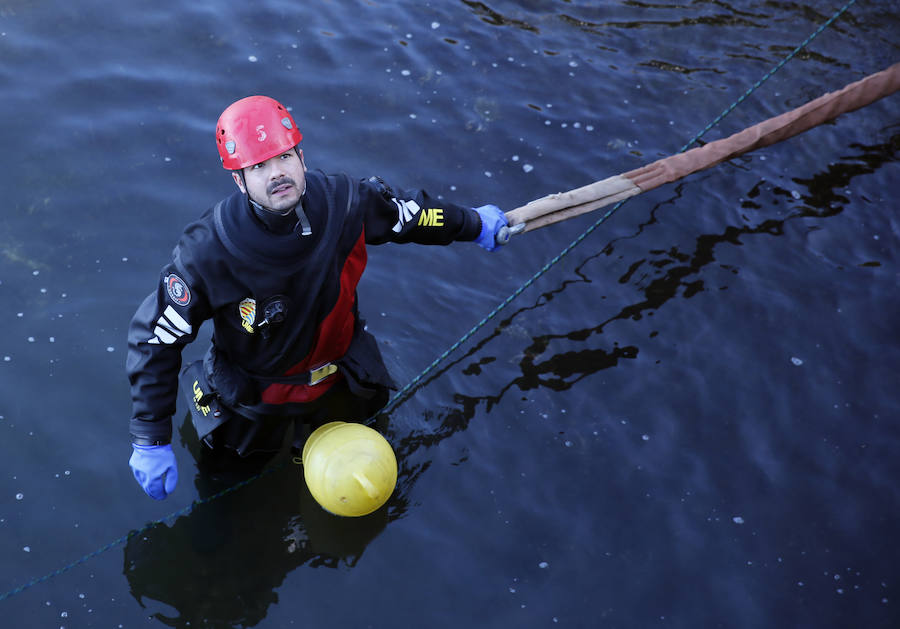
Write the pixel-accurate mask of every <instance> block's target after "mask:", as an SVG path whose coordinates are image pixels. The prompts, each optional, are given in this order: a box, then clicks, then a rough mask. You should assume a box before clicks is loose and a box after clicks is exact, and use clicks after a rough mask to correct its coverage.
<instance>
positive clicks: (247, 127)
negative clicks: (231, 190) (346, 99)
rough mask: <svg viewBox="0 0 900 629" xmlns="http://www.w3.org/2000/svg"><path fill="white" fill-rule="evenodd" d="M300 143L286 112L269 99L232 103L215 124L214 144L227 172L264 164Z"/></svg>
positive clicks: (299, 136) (292, 120)
mask: <svg viewBox="0 0 900 629" xmlns="http://www.w3.org/2000/svg"><path fill="white" fill-rule="evenodd" d="M302 139H303V135H302V134H301V133H300V130H299V129H297V125H296V123H295V122H294V119H293V118H292V117H291V114H290V112H289V111H288V110H287V108H286V107H285V106H284V105H282V104H281V103H279V102H278V101H277V100H275V99H274V98H269V97H268V96H248V97H247V98H242V99H241V100H239V101H237V102H234V103H232V104H231V105H229V106H228V108H227V109H226V110H225V111H223V112H222V115H221V116H219V122H217V123H216V144H217V145H218V147H219V155H220V156H221V157H222V167H223V168H225V169H226V170H240V169H242V168H246V167H247V166H252V165H253V164H258V163H260V162H264V161H266V160H267V159H269V158H272V157H275V156H276V155H280V154H282V153H284V152H286V151H289V150H290V149H292V148H294V147H295V146H297V144H298V143H299V142H300V140H302Z"/></svg>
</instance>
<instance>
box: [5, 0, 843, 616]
mask: <svg viewBox="0 0 900 629" xmlns="http://www.w3.org/2000/svg"><path fill="white" fill-rule="evenodd" d="M855 3H856V0H849V2H847V4H845V5H844V6H843V7H841V8H840V9H838V10H837V11H836V12H835V13H834V15H832V16H831V17H830V18H829V19H828V20H827V21H826V22H825V23H824V24H822V25H821V26H820V27H819V28H818V29H816V31H815V32H814V33H813V34H812V35H810V36H809V37H807V38H806V39H805V40H804V41H803V43H801V44H800V45H798V46H797V47H796V48H794V50H793V51H791V52H790V54H788V55H787V56H786V57H785V58H784V59H782V60H781V61H780V62H779V63H778V64H777V65H776V66H775V67H774V68H772V69H771V70H769V71H768V72H767V73H766V74H765V75H764V76H763V77H762V78H761V79H760V80H758V81H757V82H756V83H754V84H753V85H752V86H751V87H750V89H748V90H747V91H746V92H745V93H744V94H743V95H741V97H740V98H738V99H737V100H736V101H735V102H734V103H732V104H731V106H729V107H728V108H727V109H725V111H723V112H722V113H721V114H719V115H718V116H717V117H716V118H715V119H714V120H713V121H712V122H710V123H709V124H708V125H707V126H706V127H705V128H704V129H703V130H702V131H700V132H699V133H698V134H697V135H695V136H694V137H693V138H691V140H690V141H689V142H688V143H687V144H685V145H684V146H683V147H681V149H680V150H679V151H678V152H679V153H683V152H684V151H686V150H687V149H688V148H689V147H690V146H691V145H692V144H694V143H695V142H697V141H698V140H699V139H700V138H701V137H703V136H704V135H705V134H706V133H707V132H708V131H709V130H710V129H712V128H713V127H714V126H716V125H717V124H718V123H719V122H721V121H722V119H723V118H725V116H727V115H728V114H730V113H731V112H732V111H734V109H735V108H736V107H737V106H738V105H740V104H741V103H742V102H744V100H746V99H747V97H748V96H750V94H752V93H753V92H755V91H756V90H757V89H758V88H759V87H760V86H761V85H762V84H763V83H765V82H766V81H767V80H768V79H769V78H770V77H771V76H772V75H773V74H775V73H776V72H777V71H778V70H780V69H781V68H782V67H783V66H784V65H785V64H786V63H787V62H788V61H790V60H791V59H793V58H794V57H795V56H796V55H797V53H799V52H800V51H801V50H802V49H803V48H805V47H806V46H807V45H808V44H809V43H810V42H811V41H812V40H813V39H815V38H816V37H818V36H819V34H820V33H822V31H824V30H825V29H826V28H828V27H829V26H831V24H832V23H834V21H835V20H837V19H838V18H839V17H840V16H841V15H843V14H844V13H845V12H846V11H847V10H848V9H849V8H850V7H851V6H853V5H854V4H855ZM626 201H627V199H626V200H625V201H619V202H618V203H616V204H615V205H614V206H613V207H612V208H610V209H609V210H608V211H607V212H606V213H605V214H604V215H603V216H601V217H600V218H599V219H598V220H597V221H596V222H595V223H594V224H593V225H591V226H590V227H588V228H587V229H586V230H585V231H584V232H583V233H582V234H581V235H580V236H578V237H577V238H576V239H575V240H573V241H572V242H571V243H569V244H568V246H566V247H565V248H564V249H563V250H562V251H560V252H559V253H558V254H557V255H556V256H554V257H553V259H552V260H550V261H549V262H547V263H546V264H545V265H544V266H543V267H541V269H540V270H539V271H537V272H536V273H535V274H534V275H532V276H531V277H530V278H528V279H527V280H526V281H525V283H524V284H522V285H521V286H520V287H519V288H517V289H516V290H515V291H514V292H513V293H512V294H511V295H509V297H507V298H506V299H504V300H503V302H502V303H501V304H500V305H498V306H497V307H496V308H494V309H493V310H492V311H491V312H490V313H489V314H488V315H487V316H485V317H484V318H483V319H482V320H481V321H479V322H478V323H476V324H475V325H474V326H472V328H471V329H470V330H469V331H468V332H466V333H465V334H463V335H462V336H461V337H460V338H459V340H458V341H456V342H455V343H453V345H451V346H450V347H449V348H447V350H445V351H444V352H443V353H442V354H441V355H440V356H438V357H437V358H435V359H434V360H433V361H432V362H431V364H430V365H428V366H427V367H426V368H425V369H423V370H422V371H421V372H420V373H419V375H417V376H416V377H414V378H413V379H412V380H410V381H409V383H407V384H406V386H404V387H403V388H402V389H400V391H398V392H397V394H396V395H394V397H393V398H391V399H390V400H389V401H388V403H387V404H386V405H385V407H384V408H383V409H382V410H381V411H380V414H383V413H387V412H389V411H390V409H392V408H394V407H395V406H396V405H397V404H398V403H399V402H400V401H402V400H403V399H404V396H406V395H407V394H408V393H409V392H410V391H412V390H413V389H414V388H415V387H416V385H418V383H419V382H421V381H422V379H423V378H424V377H425V376H427V375H428V374H429V373H431V372H432V371H433V370H434V369H435V368H436V367H437V366H438V365H439V364H441V363H442V362H443V361H444V360H445V359H446V358H447V357H448V356H449V355H450V354H452V353H453V352H454V351H456V350H457V349H458V348H459V347H460V346H461V345H463V344H464V343H465V342H466V341H468V340H469V339H470V338H472V336H473V335H474V334H476V333H477V332H478V330H480V329H481V328H483V327H484V326H485V325H487V324H488V322H489V321H491V319H493V318H494V317H495V316H497V314H499V313H500V312H501V311H502V310H503V309H504V308H506V307H507V306H508V305H509V304H510V303H512V302H513V300H515V299H516V298H517V297H518V296H519V295H521V294H522V293H523V292H524V291H525V290H527V289H528V288H529V287H530V286H531V285H532V284H534V283H535V282H536V281H537V280H538V279H539V278H541V277H542V276H543V275H544V274H546V273H547V271H549V270H550V269H551V268H552V267H553V266H555V265H556V264H557V263H558V262H559V261H560V260H562V259H563V258H564V257H565V256H567V255H568V254H569V253H570V252H571V251H572V250H573V249H574V248H575V247H577V246H578V245H579V244H581V242H582V241H583V240H584V239H585V238H587V237H588V236H589V235H590V234H591V233H593V232H594V230H596V229H597V228H598V227H599V226H600V225H602V224H603V223H604V222H605V221H606V220H607V219H609V218H610V217H611V216H612V215H613V214H615V213H616V211H617V210H618V209H619V208H620V207H622V206H623V205H625V202H626ZM374 419H375V418H374V417H373V418H370V419H369V420H368V421H367V422H366V423H367V424H371V423H373V422H374ZM282 467H284V465H278V466H274V467H272V468H269V469H266V470H264V471H263V472H260V473H259V474H257V475H255V476H252V477H250V478H248V479H246V480H243V481H241V482H239V483H237V484H235V485H233V486H231V487H229V488H227V489H224V490H222V491H220V492H219V493H217V494H214V495H212V496H210V497H208V498H202V499H198V500H194V501H193V502H192V503H191V504H189V505H187V506H186V507H184V508H182V509H179V510H178V511H175V512H173V513H170V514H169V515H167V516H165V517H163V518H160V519H158V520H153V521H151V522H148V523H147V524H145V525H144V526H143V527H141V528H140V529H137V530H134V531H130V532H129V533H127V534H126V535H123V536H122V537H119V538H118V539H115V540H113V541H111V542H109V543H108V544H106V545H104V546H101V547H100V548H98V549H97V550H95V551H93V552H91V553H88V554H87V555H84V556H83V557H81V558H80V559H76V560H75V561H73V562H71V563H69V564H67V565H65V566H63V567H61V568H58V569H57V570H54V571H53V572H50V573H48V574H46V575H44V576H42V577H37V578H35V579H32V580H31V581H28V582H27V583H24V584H22V585H20V586H18V587H16V588H13V589H11V590H9V591H7V592H4V593H2V594H0V602H2V601H5V600H7V599H9V598H11V597H13V596H15V595H16V594H20V593H22V592H24V591H25V590H27V589H29V588H31V587H34V586H35V585H39V584H41V583H45V582H47V581H49V580H50V579H52V578H54V577H57V576H59V575H61V574H65V573H66V572H68V571H69V570H72V569H73V568H77V567H78V566H80V565H82V564H84V563H86V562H88V561H90V560H91V559H93V558H94V557H97V556H99V555H102V554H103V553H105V552H106V551H108V550H111V549H113V548H115V547H117V546H120V545H122V544H125V543H126V542H127V541H128V540H129V539H131V538H132V537H135V536H137V535H141V534H143V533H145V532H146V531H148V530H150V529H151V528H153V527H154V526H158V525H160V524H165V523H166V522H170V521H172V520H174V519H176V518H178V517H181V516H183V515H187V514H188V513H190V512H191V511H192V510H193V509H194V507H197V506H199V505H202V504H205V503H207V502H212V501H213V500H216V499H218V498H221V497H222V496H224V495H226V494H228V493H231V492H233V491H236V490H238V489H240V488H242V487H245V486H246V485H249V484H250V483H252V482H253V481H255V480H257V479H259V478H262V477H263V476H265V475H267V474H270V473H272V472H275V471H277V470H279V469H281V468H282Z"/></svg>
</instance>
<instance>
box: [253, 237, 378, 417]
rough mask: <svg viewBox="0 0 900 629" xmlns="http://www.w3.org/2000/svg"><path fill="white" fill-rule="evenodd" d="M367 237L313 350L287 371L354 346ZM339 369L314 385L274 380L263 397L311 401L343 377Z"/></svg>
mask: <svg viewBox="0 0 900 629" xmlns="http://www.w3.org/2000/svg"><path fill="white" fill-rule="evenodd" d="M366 260H367V256H366V239H365V234H364V233H363V234H360V236H359V239H358V240H357V241H356V244H355V245H353V249H352V250H351V251H350V255H348V256H347V259H346V260H345V261H344V268H343V269H341V288H340V293H339V295H338V299H337V303H335V305H334V308H332V309H331V312H329V313H328V315H327V316H326V317H325V319H323V320H322V323H321V324H320V325H319V329H318V330H317V331H316V338H315V340H314V341H313V345H312V350H311V351H310V352H309V354H307V356H306V358H304V359H303V360H302V361H300V362H299V363H297V364H296V365H294V366H293V367H291V368H290V369H288V370H287V372H286V373H285V375H287V376H291V375H294V374H296V373H300V372H303V371H309V370H311V369H314V368H318V367H319V366H321V365H324V364H326V363H330V362H334V361H335V360H337V359H338V358H340V357H341V356H343V355H344V354H345V353H347V349H348V348H349V347H350V340H351V339H352V338H353V326H354V316H353V302H354V301H355V299H356V285H357V284H359V278H360V277H362V273H363V269H365V268H366ZM341 377H342V376H341V374H340V373H337V374H335V375H333V376H330V377H328V378H326V379H325V380H324V381H323V382H321V383H319V384H316V385H313V386H310V385H307V384H279V383H275V384H270V385H269V386H268V387H266V388H265V389H264V390H263V392H262V401H263V402H265V403H266V404H285V403H287V402H311V401H313V400H315V399H316V398H318V397H320V396H321V395H322V394H323V393H325V392H326V391H327V390H328V389H330V388H331V385H333V384H334V383H335V382H337V381H338V380H339V379H340V378H341Z"/></svg>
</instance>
